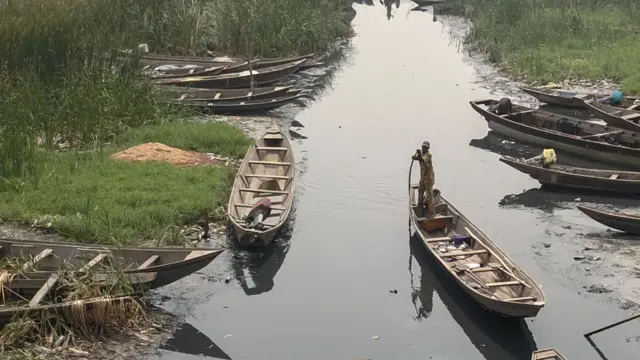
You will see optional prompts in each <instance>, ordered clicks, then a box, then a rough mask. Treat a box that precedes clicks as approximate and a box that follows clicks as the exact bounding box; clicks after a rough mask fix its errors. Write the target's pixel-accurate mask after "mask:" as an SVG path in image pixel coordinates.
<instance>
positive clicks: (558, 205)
mask: <svg viewBox="0 0 640 360" xmlns="http://www.w3.org/2000/svg"><path fill="white" fill-rule="evenodd" d="M584 203H594V204H607V205H613V206H615V207H616V208H634V207H637V206H638V200H637V199H634V198H632V197H630V196H629V195H620V196H617V195H612V196H604V195H602V194H599V193H596V192H587V191H583V190H580V191H578V190H571V189H564V188H556V187H552V186H546V185H545V186H542V187H541V188H540V189H529V190H527V191H524V192H522V193H520V194H510V195H506V196H505V197H503V198H502V200H500V202H499V203H498V204H499V205H500V207H525V208H533V209H538V210H542V211H543V212H546V213H552V212H553V210H555V209H574V208H575V207H576V205H577V204H584Z"/></svg>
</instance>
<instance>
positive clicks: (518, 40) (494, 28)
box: [454, 0, 640, 93]
mask: <svg viewBox="0 0 640 360" xmlns="http://www.w3.org/2000/svg"><path fill="white" fill-rule="evenodd" d="M454 2H455V9H454V10H455V12H456V13H457V14H460V15H463V16H465V17H467V18H469V19H470V20H471V21H472V23H473V25H472V31H471V33H470V34H469V36H468V38H467V40H468V42H469V43H471V44H472V45H473V46H475V47H476V48H477V49H479V50H481V51H486V52H487V54H488V55H489V58H490V60H491V61H493V62H496V63H498V64H500V65H502V66H504V67H505V68H506V70H508V71H509V72H511V73H512V74H515V75H517V76H526V77H527V80H528V81H534V80H535V81H538V82H547V81H561V80H565V79H567V78H570V79H584V80H600V79H611V80H614V81H616V82H620V83H622V85H623V90H625V91H626V92H630V93H631V92H632V93H640V40H639V39H638V34H639V32H640V25H638V22H637V19H638V18H639V15H640V2H638V1H633V0H616V1H614V0H566V1H556V0H474V1H471V0H454Z"/></svg>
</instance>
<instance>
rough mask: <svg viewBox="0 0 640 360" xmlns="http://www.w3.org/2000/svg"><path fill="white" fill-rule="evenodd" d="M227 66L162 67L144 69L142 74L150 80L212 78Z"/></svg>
mask: <svg viewBox="0 0 640 360" xmlns="http://www.w3.org/2000/svg"><path fill="white" fill-rule="evenodd" d="M226 68H227V65H221V66H198V67H181V68H167V67H166V66H164V67H153V68H151V67H144V68H143V69H142V71H143V74H145V75H146V76H148V77H149V78H151V79H173V78H180V77H185V76H212V75H218V74H220V73H222V71H223V70H225V69H226Z"/></svg>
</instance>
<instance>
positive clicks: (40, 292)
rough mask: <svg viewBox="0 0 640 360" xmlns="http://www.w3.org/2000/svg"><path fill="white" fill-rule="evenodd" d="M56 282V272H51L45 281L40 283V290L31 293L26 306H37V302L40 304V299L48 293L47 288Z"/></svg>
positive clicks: (49, 288)
mask: <svg viewBox="0 0 640 360" xmlns="http://www.w3.org/2000/svg"><path fill="white" fill-rule="evenodd" d="M57 282H58V273H57V272H56V273H53V274H51V276H50V277H49V279H48V280H47V282H46V283H44V285H42V287H41V288H40V290H38V292H37V293H36V294H35V295H33V298H31V301H29V305H28V306H29V307H31V306H37V305H38V304H40V302H41V301H42V299H43V298H44V297H45V296H46V295H47V294H48V293H49V290H51V288H52V287H53V286H54V285H55V284H56V283H57Z"/></svg>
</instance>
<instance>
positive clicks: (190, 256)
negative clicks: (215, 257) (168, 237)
mask: <svg viewBox="0 0 640 360" xmlns="http://www.w3.org/2000/svg"><path fill="white" fill-rule="evenodd" d="M208 252H209V251H207V250H194V251H192V252H190V253H189V254H187V256H185V257H184V259H185V260H189V259H193V258H194V257H198V256H202V255H205V254H206V253H208Z"/></svg>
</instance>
